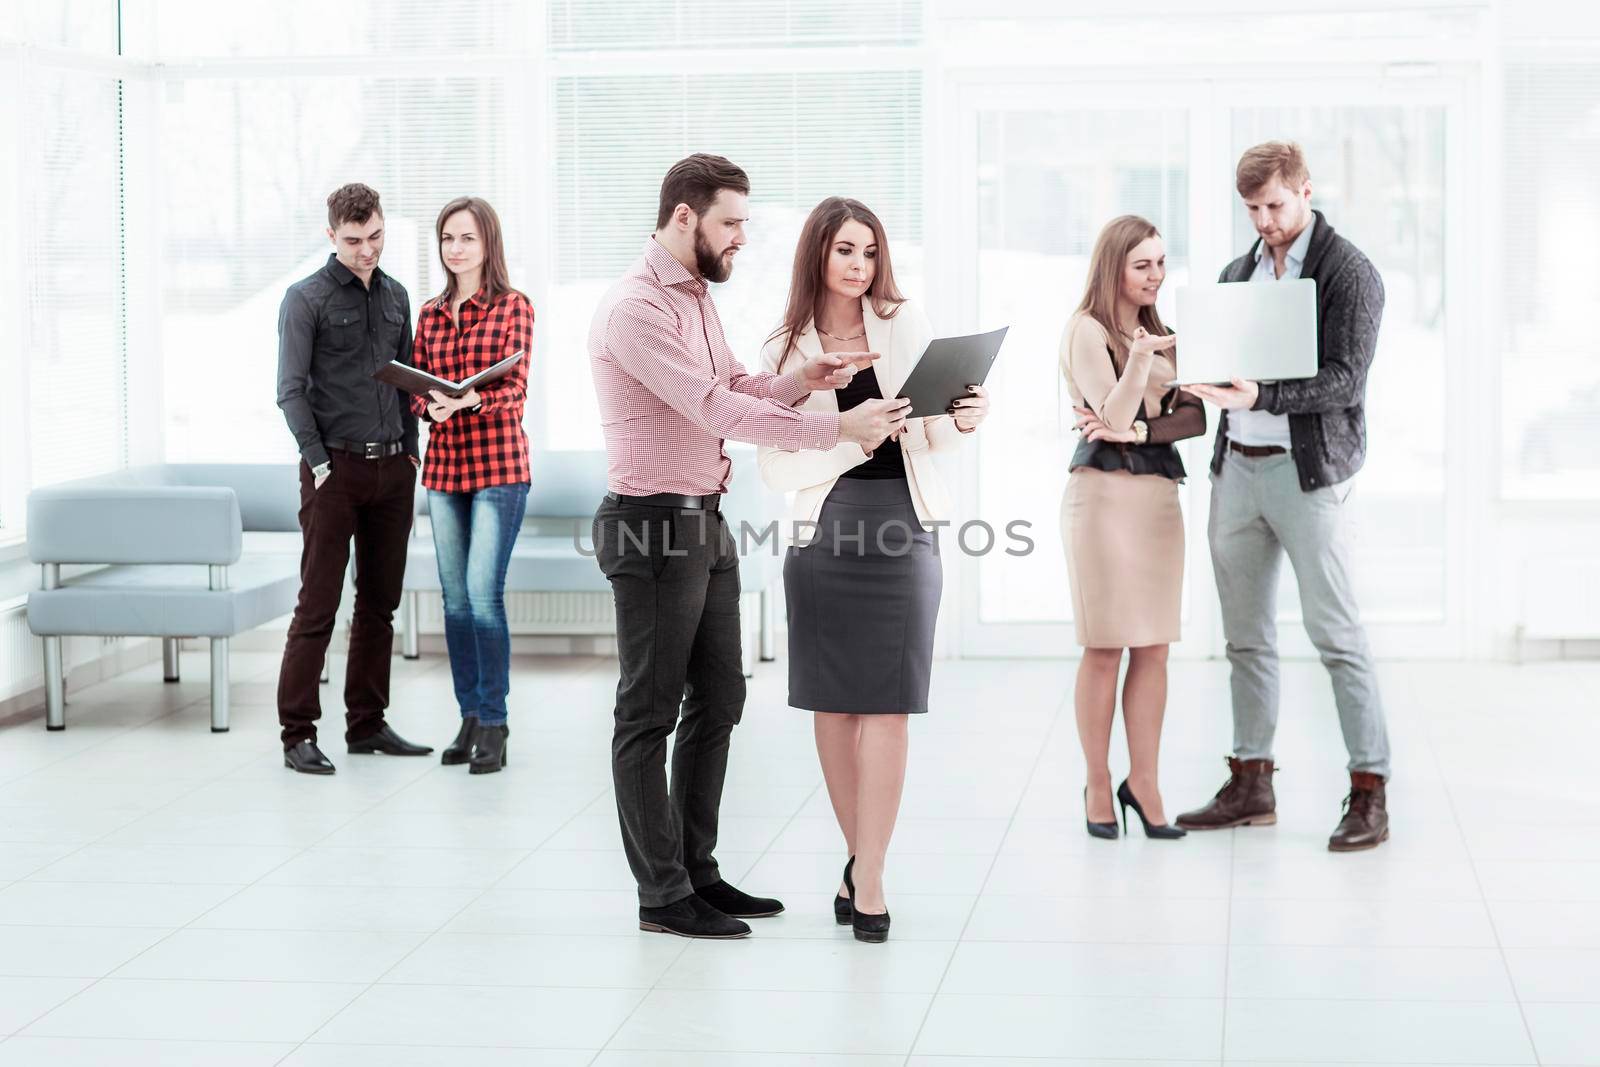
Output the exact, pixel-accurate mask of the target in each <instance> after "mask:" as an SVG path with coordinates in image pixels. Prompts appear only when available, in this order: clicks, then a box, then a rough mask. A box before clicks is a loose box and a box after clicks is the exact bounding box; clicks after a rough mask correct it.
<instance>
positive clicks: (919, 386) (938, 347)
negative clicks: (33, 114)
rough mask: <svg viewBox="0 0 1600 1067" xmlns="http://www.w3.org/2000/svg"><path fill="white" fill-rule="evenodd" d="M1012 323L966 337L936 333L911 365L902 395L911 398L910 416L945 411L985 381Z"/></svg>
mask: <svg viewBox="0 0 1600 1067" xmlns="http://www.w3.org/2000/svg"><path fill="white" fill-rule="evenodd" d="M1009 329H1011V327H1009V326H1002V327H1000V328H999V329H998V330H990V331H989V332H988V333H974V334H968V335H967V336H965V337H936V338H934V339H933V340H932V341H930V342H928V347H927V349H926V350H925V351H924V352H923V353H922V357H921V358H920V359H918V360H917V365H916V366H915V367H912V368H911V373H910V374H909V375H907V377H906V380H905V384H904V385H902V386H901V387H900V393H899V398H901V399H905V398H909V399H910V400H911V411H910V413H909V415H908V416H907V417H908V418H920V417H922V416H926V415H944V414H947V409H948V408H949V407H950V403H951V401H953V400H956V399H958V398H960V397H963V396H968V395H970V394H969V393H968V392H967V386H969V385H974V384H976V385H982V384H983V383H984V381H985V379H987V378H988V377H989V368H990V367H992V366H994V359H995V357H996V356H998V355H999V354H1000V342H1002V341H1004V340H1005V339H1006V331H1007V330H1009Z"/></svg>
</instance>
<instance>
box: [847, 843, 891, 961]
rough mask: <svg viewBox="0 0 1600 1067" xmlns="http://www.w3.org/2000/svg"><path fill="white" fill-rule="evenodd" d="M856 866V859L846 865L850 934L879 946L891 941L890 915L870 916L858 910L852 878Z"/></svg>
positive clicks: (852, 857)
mask: <svg viewBox="0 0 1600 1067" xmlns="http://www.w3.org/2000/svg"><path fill="white" fill-rule="evenodd" d="M855 865H856V858H855V857H854V856H851V857H850V862H849V863H847V864H845V865H844V886H845V888H846V889H848V890H849V891H850V932H851V933H853V934H854V935H855V939H856V940H857V941H865V942H867V943H868V944H873V945H878V944H882V943H883V942H885V941H887V940H889V913H888V911H882V912H878V913H876V914H869V913H867V912H863V911H857V910H856V883H855V879H853V878H851V877H850V874H851V871H852V869H853V868H854V867H855Z"/></svg>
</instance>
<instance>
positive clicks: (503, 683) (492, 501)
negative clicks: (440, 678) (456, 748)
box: [428, 482, 528, 726]
mask: <svg viewBox="0 0 1600 1067" xmlns="http://www.w3.org/2000/svg"><path fill="white" fill-rule="evenodd" d="M527 504H528V485H527V483H526V482H522V483H519V484H516V485H494V486H490V487H489V488H487V489H479V490H478V491H477V492H475V493H442V492H439V491H438V490H436V489H430V490H428V513H429V515H430V517H431V518H432V521H433V547H434V550H435V552H436V553H437V554H438V557H439V585H440V586H441V587H442V588H443V590H444V641H445V646H446V647H447V648H448V649H449V650H450V674H451V677H452V679H453V680H454V682H455V689H456V704H457V706H459V707H460V709H461V715H462V717H463V718H465V717H467V716H469V715H476V716H477V717H478V721H479V722H481V723H483V724H485V725H488V726H499V725H503V724H504V723H505V721H506V694H507V693H508V692H509V691H510V689H511V628H510V627H509V626H508V625H507V624H506V566H507V564H509V563H510V561H511V549H512V546H513V545H515V544H516V541H517V531H518V530H519V529H520V528H521V526H522V513H523V510H524V509H525V508H526V507H527Z"/></svg>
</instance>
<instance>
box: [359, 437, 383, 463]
mask: <svg viewBox="0 0 1600 1067" xmlns="http://www.w3.org/2000/svg"><path fill="white" fill-rule="evenodd" d="M361 452H362V458H363V459H382V458H383V442H382V441H368V442H366V443H365V444H363V445H362V446H361Z"/></svg>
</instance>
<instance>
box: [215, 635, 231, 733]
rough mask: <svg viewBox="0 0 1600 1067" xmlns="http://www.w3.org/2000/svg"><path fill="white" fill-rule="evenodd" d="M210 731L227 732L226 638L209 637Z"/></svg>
mask: <svg viewBox="0 0 1600 1067" xmlns="http://www.w3.org/2000/svg"><path fill="white" fill-rule="evenodd" d="M211 732H212V733H214V734H223V733H227V732H228V639H227V638H226V637H213V638H212V639H211Z"/></svg>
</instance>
